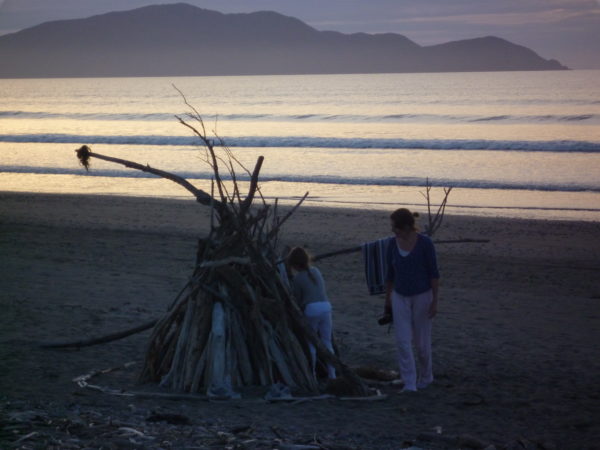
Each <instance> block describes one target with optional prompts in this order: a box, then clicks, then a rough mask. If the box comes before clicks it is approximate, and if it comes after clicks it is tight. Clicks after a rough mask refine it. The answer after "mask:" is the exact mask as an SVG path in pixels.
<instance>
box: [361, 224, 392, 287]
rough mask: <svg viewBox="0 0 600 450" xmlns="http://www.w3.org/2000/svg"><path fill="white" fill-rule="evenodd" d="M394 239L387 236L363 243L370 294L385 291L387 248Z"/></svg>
mask: <svg viewBox="0 0 600 450" xmlns="http://www.w3.org/2000/svg"><path fill="white" fill-rule="evenodd" d="M393 241H394V237H393V236H390V237H386V238H383V239H378V240H376V241H373V242H366V243H364V244H363V245H362V254H363V261H364V263H365V277H366V279H367V287H368V288H369V294H370V295H378V294H383V293H384V292H385V285H386V280H385V277H386V275H387V258H386V256H387V249H388V245H389V244H390V243H391V242H393Z"/></svg>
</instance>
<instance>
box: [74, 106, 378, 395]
mask: <svg viewBox="0 0 600 450" xmlns="http://www.w3.org/2000/svg"><path fill="white" fill-rule="evenodd" d="M182 97H183V99H184V102H185V104H186V105H187V106H188V107H189V108H190V113H188V114H187V116H186V120H184V118H182V117H177V119H178V120H179V122H180V124H182V125H183V126H185V127H186V128H188V129H189V130H190V131H191V132H192V133H193V134H194V135H195V136H196V137H197V138H198V139H199V143H200V144H201V149H202V155H201V158H202V160H203V161H204V163H205V164H207V165H208V166H209V167H210V169H211V170H212V173H213V178H212V185H211V193H210V194H209V193H207V192H205V191H203V190H201V189H198V188H197V187H195V186H194V185H192V184H191V183H190V182H189V181H187V180H186V179H184V178H182V177H180V176H178V175H175V174H172V173H169V172H166V171H163V170H160V169H155V168H153V167H150V166H149V165H142V164H138V163H135V162H132V161H128V160H123V159H120V158H114V157H111V156H105V155H101V154H97V153H94V152H92V150H91V149H90V148H89V147H88V146H85V145H84V146H82V147H81V148H80V149H78V150H77V156H78V158H79V159H80V162H81V163H82V165H84V167H85V168H86V170H89V168H90V160H91V158H98V159H101V160H104V161H108V162H113V163H117V164H121V165H124V166H126V167H129V168H132V169H136V170H141V171H144V172H147V173H151V174H154V175H158V176H160V177H163V178H166V179H169V180H171V181H173V182H175V183H177V184H179V185H181V186H182V187H184V188H185V189H187V190H188V191H189V192H191V193H192V195H194V197H195V198H196V200H197V201H198V202H199V203H200V204H202V205H205V206H208V207H210V231H209V233H208V235H207V236H206V237H204V238H202V239H200V240H199V241H198V249H197V259H196V265H195V268H194V270H193V273H192V275H191V277H190V278H189V281H188V283H187V284H186V286H185V287H184V288H183V289H182V290H181V292H180V293H179V295H178V296H177V297H176V299H175V300H174V301H173V302H172V303H171V305H170V307H169V308H168V310H167V312H166V314H165V315H164V316H163V317H162V318H160V319H159V320H158V321H157V323H156V325H154V327H153V331H152V334H151V336H150V341H149V344H148V347H147V351H146V354H145V357H144V362H143V367H142V370H141V373H140V376H139V381H140V382H152V383H158V384H159V385H160V386H161V387H162V388H165V389H167V390H169V391H173V392H177V393H204V394H206V396H207V397H208V398H209V399H214V400H217V399H218V400H223V399H235V398H239V394H237V393H236V392H235V390H236V389H237V388H239V387H244V386H272V385H275V384H277V383H281V384H283V385H285V386H288V387H289V389H290V390H291V391H294V392H295V393H304V394H312V395H314V394H317V393H318V392H319V384H318V380H317V378H316V376H315V374H314V373H313V372H312V370H311V364H310V359H311V358H310V352H309V349H308V344H309V343H311V344H313V346H314V347H315V348H316V351H317V358H318V363H319V364H323V365H326V364H331V365H333V366H334V367H335V368H336V372H337V373H338V374H339V375H340V377H342V378H343V379H344V380H345V383H346V384H347V386H346V392H345V395H346V396H351V395H356V396H368V395H369V388H368V387H367V386H366V384H365V383H364V382H363V381H362V380H361V378H360V377H358V376H357V375H356V374H355V373H354V372H353V371H352V370H350V369H349V368H348V367H347V366H346V365H345V364H344V363H343V362H342V361H341V360H340V359H339V357H338V356H337V355H336V354H334V353H332V352H330V351H329V350H328V349H327V348H325V346H324V345H323V344H322V342H321V340H320V339H319V338H318V336H317V335H316V333H315V332H314V331H313V330H312V329H311V328H310V327H309V326H308V324H307V322H306V320H305V318H304V315H303V313H302V311H301V310H300V308H299V307H298V305H297V303H296V301H295V299H294V298H293V296H292V294H291V291H290V289H289V286H288V283H287V280H286V279H285V276H282V275H281V273H280V270H279V268H278V265H277V262H278V260H279V259H280V257H279V256H280V254H281V253H280V252H279V251H278V235H279V232H280V230H281V227H282V226H283V225H284V224H285V223H286V221H287V220H288V219H289V218H290V217H291V216H292V214H293V213H294V212H295V211H296V210H297V209H298V208H299V207H300V205H301V204H302V203H303V202H304V200H305V199H306V197H307V196H308V192H307V193H306V194H304V196H302V197H301V198H300V200H299V201H298V202H297V203H296V205H295V206H293V207H292V208H290V209H289V210H288V211H287V212H286V213H285V214H280V209H279V207H278V202H277V200H276V201H275V202H274V204H269V203H267V202H266V200H265V198H264V197H263V196H262V193H261V190H260V183H259V174H260V170H261V167H262V164H263V160H264V158H263V157H262V156H261V157H259V158H258V159H257V161H256V163H255V166H254V169H253V170H252V171H250V170H248V169H246V168H245V167H244V166H243V165H242V164H241V163H240V162H239V160H237V159H236V157H235V156H234V154H233V153H232V152H231V150H230V149H229V148H228V147H227V146H226V145H225V143H224V142H223V140H222V139H221V138H220V137H219V136H217V135H216V134H215V136H214V138H209V137H208V135H207V132H206V129H205V125H204V122H203V120H202V117H201V116H200V114H199V113H198V112H197V110H196V109H194V108H193V107H192V106H191V105H190V104H189V103H188V102H187V100H186V99H185V96H183V94H182ZM81 382H83V383H87V380H81ZM87 387H90V388H91V387H92V386H91V385H87Z"/></svg>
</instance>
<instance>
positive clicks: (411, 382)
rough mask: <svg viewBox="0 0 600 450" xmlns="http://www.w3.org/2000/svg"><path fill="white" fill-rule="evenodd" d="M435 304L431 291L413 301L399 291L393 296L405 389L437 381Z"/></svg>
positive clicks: (399, 357) (412, 388)
mask: <svg viewBox="0 0 600 450" xmlns="http://www.w3.org/2000/svg"><path fill="white" fill-rule="evenodd" d="M432 301H433V294H432V292H431V290H429V291H427V292H423V293H422V294H417V295H412V296H410V297H405V296H403V295H400V294H398V293H397V292H395V291H393V292H392V311H393V314H394V332H395V335H396V344H397V347H398V365H399V366H400V375H401V376H402V381H404V389H407V390H416V389H417V385H427V384H429V383H431V382H432V381H433V372H432V367H431V323H432V320H431V319H430V318H429V307H430V305H431V302H432ZM413 343H414V345H415V348H416V351H417V364H415V358H414V356H413ZM417 366H418V367H417ZM417 369H418V370H417Z"/></svg>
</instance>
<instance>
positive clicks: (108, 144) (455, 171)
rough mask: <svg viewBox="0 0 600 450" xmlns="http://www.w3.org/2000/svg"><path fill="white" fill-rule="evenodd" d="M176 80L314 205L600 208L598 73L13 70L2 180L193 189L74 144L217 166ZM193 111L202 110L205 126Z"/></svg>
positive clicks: (519, 211)
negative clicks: (171, 74)
mask: <svg viewBox="0 0 600 450" xmlns="http://www.w3.org/2000/svg"><path fill="white" fill-rule="evenodd" d="M173 85H175V86H176V87H177V88H178V89H180V90H181V91H182V92H183V93H184V94H185V96H186V99H187V101H188V102H189V103H190V104H191V105H193V106H194V107H195V108H196V109H197V110H198V112H199V113H200V114H201V115H202V117H203V119H204V125H205V126H206V129H207V131H208V132H209V134H213V132H216V133H217V134H218V135H219V136H220V137H221V138H223V139H224V141H225V142H226V144H228V145H229V147H231V148H232V150H233V151H234V153H235V155H236V157H237V158H239V160H240V161H241V162H242V163H243V164H244V165H246V166H247V167H248V168H250V169H252V167H253V165H254V161H255V160H256V158H257V157H258V156H259V155H264V156H265V163H264V165H263V169H262V190H263V194H264V195H265V196H266V197H268V198H272V197H279V198H280V199H282V200H283V201H288V202H289V201H292V200H293V199H295V198H296V197H298V196H301V195H302V194H304V192H306V191H309V192H310V197H309V200H308V204H312V205H324V206H331V205H335V206H349V207H356V208H377V209H381V208H385V209H391V208H394V207H396V206H398V205H411V206H413V207H414V208H415V209H420V208H422V205H423V203H424V197H423V192H424V188H423V186H424V185H425V184H426V182H427V180H429V182H430V183H431V184H432V185H433V186H434V189H433V191H432V196H433V201H434V202H436V201H439V200H441V198H442V187H453V188H454V189H453V191H452V193H451V195H450V200H449V207H448V211H449V212H451V213H457V214H476V215H503V216H511V217H536V218H552V219H581V220H599V219H600V71H564V72H562V71H561V72H503V73H462V74H461V73H455V74H385V75H326V76H321V75H319V76H316V75H315V76H255V77H186V78H107V79H37V80H0V99H1V103H0V191H21V192H23V191H28V192H29V191H33V192H66V193H97V194H110V195H135V196H157V197H177V198H181V197H186V196H189V194H188V193H187V191H185V190H183V189H182V188H181V187H180V186H178V185H176V184H174V183H172V182H169V181H166V180H160V179H156V178H153V177H152V176H150V175H147V174H143V173H141V172H137V171H133V170H131V169H127V168H125V167H121V166H117V165H114V164H110V163H105V162H102V161H99V160H92V169H91V171H90V172H89V173H86V172H85V170H83V169H82V168H81V167H80V166H79V165H78V162H77V160H76V159H75V156H74V152H73V150H74V149H75V148H77V147H78V146H79V145H81V144H88V145H90V146H91V147H92V150H93V151H95V152H98V153H102V154H106V155H111V156H115V157H119V158H124V159H131V160H134V161H137V162H140V163H144V164H149V165H151V166H153V167H157V168H161V169H164V170H168V171H172V172H174V173H177V174H179V175H181V176H183V177H186V178H188V179H189V180H190V181H192V182H193V183H194V184H196V185H197V186H198V187H200V188H202V189H205V190H209V189H210V181H209V179H210V176H211V171H210V170H209V168H208V166H207V165H206V164H205V163H204V162H203V161H202V156H203V152H202V150H201V149H200V148H198V147H197V141H196V140H195V139H194V137H193V135H192V133H191V131H190V130H189V129H188V128H186V127H184V126H182V125H181V124H179V123H178V120H177V119H176V118H175V116H176V115H179V116H181V117H183V118H185V114H186V112H188V111H189V108H188V107H187V106H186V105H185V103H184V101H183V99H182V97H181V95H180V94H179V93H178V91H177V90H176V89H175V88H174V87H173ZM191 123H193V122H191Z"/></svg>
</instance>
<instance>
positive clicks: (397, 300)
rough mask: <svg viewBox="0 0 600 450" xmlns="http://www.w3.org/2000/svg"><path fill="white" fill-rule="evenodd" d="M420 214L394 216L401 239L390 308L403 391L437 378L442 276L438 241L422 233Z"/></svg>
mask: <svg viewBox="0 0 600 450" xmlns="http://www.w3.org/2000/svg"><path fill="white" fill-rule="evenodd" d="M415 216H417V215H416V214H413V213H412V212H410V211H409V210H408V209H406V208H400V209H397V210H396V211H394V212H393V213H392V214H391V215H390V219H391V225H392V231H393V232H394V234H395V236H396V238H395V240H394V241H392V242H391V244H390V245H389V247H388V253H387V263H388V272H387V284H386V296H385V310H386V312H390V311H391V312H392V314H393V318H394V319H393V320H394V331H395V336H396V344H397V346H398V363H399V366H400V375H401V376H402V380H403V381H404V389H403V391H416V390H417V388H418V389H423V388H426V387H427V386H428V385H429V384H431V383H432V382H433V372H432V365H431V324H432V319H433V317H434V316H435V315H436V313H437V303H438V286H439V278H440V275H439V272H438V267H437V258H436V253H435V247H434V245H433V242H432V241H431V239H430V238H429V237H428V236H426V235H424V234H421V233H418V232H417V229H416V227H415ZM413 343H414V346H415V348H416V351H417V363H416V364H415V358H414V355H413Z"/></svg>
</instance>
